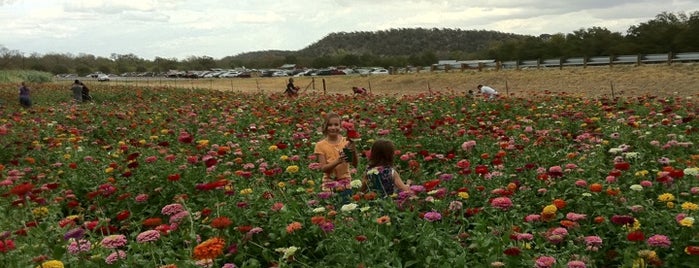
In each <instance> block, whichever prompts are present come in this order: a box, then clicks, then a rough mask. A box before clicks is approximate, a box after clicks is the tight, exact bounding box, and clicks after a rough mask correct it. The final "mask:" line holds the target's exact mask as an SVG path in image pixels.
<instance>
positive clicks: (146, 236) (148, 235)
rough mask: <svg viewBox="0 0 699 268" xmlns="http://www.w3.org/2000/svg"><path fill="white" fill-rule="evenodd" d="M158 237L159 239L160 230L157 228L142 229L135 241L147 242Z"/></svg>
mask: <svg viewBox="0 0 699 268" xmlns="http://www.w3.org/2000/svg"><path fill="white" fill-rule="evenodd" d="M158 239H160V232H159V231H158V230H148V231H144V232H141V233H140V234H138V236H136V242H138V243H147V242H151V241H156V240H158Z"/></svg>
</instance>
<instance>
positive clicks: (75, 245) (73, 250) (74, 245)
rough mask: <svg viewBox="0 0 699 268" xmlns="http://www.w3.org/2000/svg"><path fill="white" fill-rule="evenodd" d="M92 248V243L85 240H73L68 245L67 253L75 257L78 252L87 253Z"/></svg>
mask: <svg viewBox="0 0 699 268" xmlns="http://www.w3.org/2000/svg"><path fill="white" fill-rule="evenodd" d="M91 248H92V243H90V241H89V240H86V239H80V240H75V239H72V240H71V241H70V244H68V247H67V249H68V253H70V254H73V255H76V254H79V253H80V252H88V251H90V249H91Z"/></svg>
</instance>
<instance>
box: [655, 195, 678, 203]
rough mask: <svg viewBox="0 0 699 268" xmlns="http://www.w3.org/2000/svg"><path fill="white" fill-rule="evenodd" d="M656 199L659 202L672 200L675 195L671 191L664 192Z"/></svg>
mask: <svg viewBox="0 0 699 268" xmlns="http://www.w3.org/2000/svg"><path fill="white" fill-rule="evenodd" d="M658 201H660V202H672V201H675V196H674V195H672V194H671V193H664V194H661V195H659V196H658Z"/></svg>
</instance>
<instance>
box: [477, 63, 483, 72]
mask: <svg viewBox="0 0 699 268" xmlns="http://www.w3.org/2000/svg"><path fill="white" fill-rule="evenodd" d="M478 71H479V72H482V71H483V63H482V62H479V63H478Z"/></svg>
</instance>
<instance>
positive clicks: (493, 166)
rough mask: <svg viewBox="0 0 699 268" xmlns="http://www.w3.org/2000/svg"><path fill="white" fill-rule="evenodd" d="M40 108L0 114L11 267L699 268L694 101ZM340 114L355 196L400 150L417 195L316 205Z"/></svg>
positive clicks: (173, 101)
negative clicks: (325, 141)
mask: <svg viewBox="0 0 699 268" xmlns="http://www.w3.org/2000/svg"><path fill="white" fill-rule="evenodd" d="M0 90H1V91H3V92H5V93H3V94H4V95H3V96H13V97H12V98H13V101H14V95H13V94H15V93H14V92H15V88H14V86H3V87H2V89H0ZM7 92H12V93H7ZM36 94H37V96H36V97H35V103H36V105H35V106H34V107H33V108H31V109H21V108H20V107H19V106H18V105H17V104H14V103H13V104H8V103H4V104H3V105H2V106H0V115H1V117H0V139H1V143H0V145H1V146H2V150H1V151H0V195H1V197H0V213H2V215H5V216H4V217H2V218H0V266H1V267H52V268H55V267H225V268H230V267H575V268H580V267H697V266H696V264H697V263H699V231H698V230H699V229H698V228H699V223H695V221H696V218H697V217H699V150H698V147H697V142H699V118H697V117H696V116H697V114H698V113H699V106H698V104H697V102H696V101H695V100H692V99H690V98H686V99H683V98H662V97H654V96H639V97H633V98H618V99H584V98H572V97H569V96H565V95H555V94H547V93H541V94H532V95H531V96H530V97H528V98H503V99H500V100H496V101H484V100H481V99H471V98H467V97H465V96H463V95H451V94H444V93H433V94H430V95H427V94H423V95H410V96H404V97H395V96H381V95H363V96H357V97H353V96H349V95H328V96H323V95H317V96H313V95H304V94H302V95H301V96H300V97H298V98H293V99H290V98H286V97H283V96H281V94H280V95H269V94H242V93H233V92H222V91H211V90H197V89H173V88H159V87H151V88H146V87H144V88H138V89H133V88H127V87H111V88H109V90H103V89H97V90H94V91H93V94H94V96H95V99H96V100H97V101H96V102H95V103H84V104H80V105H75V104H71V103H70V102H69V98H70V96H68V93H67V91H66V90H65V89H63V88H58V87H57V88H47V89H44V90H42V91H41V92H40V93H36ZM330 111H334V112H337V113H339V114H341V115H342V116H343V119H344V122H343V125H345V126H351V127H353V129H355V130H356V131H357V132H358V133H359V134H360V135H361V138H362V139H361V141H359V142H358V144H357V146H358V148H359V150H361V152H360V155H361V156H360V163H359V166H358V167H357V168H356V169H354V170H353V172H354V174H353V176H354V179H356V180H359V179H360V178H361V174H362V172H363V170H364V169H365V165H366V163H367V158H366V157H367V153H368V149H369V148H370V146H371V143H372V141H373V140H376V139H379V138H381V139H390V140H392V141H393V142H394V143H395V144H396V147H397V149H398V150H399V151H398V152H397V154H396V164H397V168H398V170H399V172H400V174H401V177H402V178H403V180H404V181H410V182H411V186H410V188H411V190H412V191H411V193H405V192H404V193H400V194H396V195H394V196H392V197H391V198H389V199H380V198H378V197H377V195H376V194H374V193H360V192H359V191H358V188H356V189H355V192H354V195H353V196H352V199H351V200H350V201H349V202H345V203H343V202H342V200H341V198H339V197H338V196H337V195H336V194H334V193H331V192H323V191H322V190H321V187H320V180H321V177H322V172H321V171H320V170H319V165H318V164H317V163H316V162H315V158H314V156H313V149H314V143H315V142H316V141H318V140H320V139H322V134H321V131H320V128H321V125H322V122H323V120H322V119H323V115H324V114H325V113H327V112H330ZM353 185H357V183H356V182H355V183H353Z"/></svg>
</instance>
